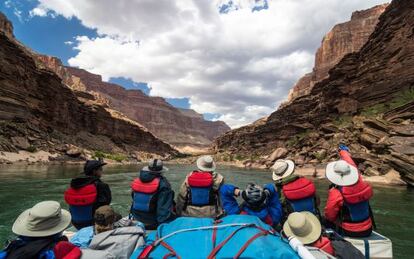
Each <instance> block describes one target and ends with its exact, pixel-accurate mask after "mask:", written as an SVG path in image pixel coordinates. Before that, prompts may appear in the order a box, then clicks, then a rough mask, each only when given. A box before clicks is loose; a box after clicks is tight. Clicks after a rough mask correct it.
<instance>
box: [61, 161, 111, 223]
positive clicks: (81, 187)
mask: <svg viewBox="0 0 414 259" xmlns="http://www.w3.org/2000/svg"><path fill="white" fill-rule="evenodd" d="M104 165H106V163H104V162H103V161H101V160H88V161H86V163H85V166H84V171H83V173H84V176H81V177H77V178H74V179H72V181H71V183H70V187H69V188H68V189H67V190H66V191H65V194H64V198H65V201H66V203H67V204H68V205H69V211H70V213H71V215H72V224H73V226H75V228H77V229H81V228H84V227H87V226H92V225H93V215H94V213H95V210H96V209H97V208H99V207H101V206H104V205H109V204H110V203H111V200H112V195H111V189H110V188H109V186H108V184H106V183H104V182H102V180H101V177H102V173H103V168H102V167H103V166H104Z"/></svg>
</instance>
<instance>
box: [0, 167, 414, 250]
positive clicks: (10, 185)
mask: <svg viewBox="0 0 414 259" xmlns="http://www.w3.org/2000/svg"><path fill="white" fill-rule="evenodd" d="M169 168H170V170H169V171H168V172H167V173H166V176H167V178H168V179H169V180H170V182H171V184H172V186H173V188H174V190H178V188H179V185H180V184H181V182H182V181H183V179H184V177H185V175H186V173H188V172H189V171H191V170H192V169H193V168H192V166H190V165H169ZM138 169H139V166H137V165H122V166H106V167H105V173H104V177H103V180H104V181H105V182H107V183H108V184H109V185H110V187H111V190H112V197H113V199H112V202H113V203H112V205H113V207H114V208H115V209H116V210H117V211H119V212H120V213H122V214H123V215H126V214H127V213H128V210H129V207H130V202H131V196H130V189H129V184H130V182H131V180H132V179H133V178H134V177H136V176H137V172H138ZM81 171H82V166H79V165H64V166H62V165H49V166H46V165H2V166H0V208H1V209H0V244H3V243H4V242H5V241H6V240H7V239H8V238H10V237H12V233H11V226H12V224H13V221H14V219H15V218H16V217H17V216H18V215H19V214H20V213H21V212H22V211H23V210H25V209H27V208H30V207H32V206H33V205H34V204H35V203H37V202H39V201H43V200H57V201H59V202H61V204H62V205H63V206H64V207H66V205H65V204H64V202H63V192H64V190H65V189H66V188H67V186H68V184H69V182H70V179H71V178H72V177H75V176H76V175H78V174H79V173H80V172H81ZM218 171H219V172H220V173H222V174H223V175H224V176H225V179H226V182H227V183H233V184H235V185H238V186H240V187H244V186H245V185H246V184H247V183H249V182H256V183H259V184H264V183H268V182H271V175H270V173H269V172H266V171H259V170H245V169H240V168H234V167H219V168H218ZM316 185H317V188H318V193H319V195H320V196H321V198H322V204H321V205H322V206H321V209H323V206H324V204H325V200H326V195H327V188H328V183H327V182H326V181H324V180H318V181H316ZM374 189H375V194H374V198H373V200H372V202H371V205H372V207H373V211H374V214H375V219H376V222H377V227H378V232H380V233H381V234H383V235H385V236H387V237H389V238H390V239H391V240H392V241H393V249H394V258H413V257H412V256H414V231H413V230H414V227H413V226H414V216H413V214H414V190H409V189H406V188H396V187H393V188H391V187H378V186H375V188H374Z"/></svg>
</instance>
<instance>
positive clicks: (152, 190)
mask: <svg viewBox="0 0 414 259" xmlns="http://www.w3.org/2000/svg"><path fill="white" fill-rule="evenodd" d="M159 185H160V178H159V177H156V178H154V179H153V180H152V181H150V182H142V181H141V179H139V178H137V179H135V180H134V181H133V182H132V184H131V188H132V191H133V201H132V207H131V213H132V214H135V213H136V212H149V213H155V210H156V199H155V196H156V194H157V191H158V187H159Z"/></svg>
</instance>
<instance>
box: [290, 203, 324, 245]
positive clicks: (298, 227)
mask: <svg viewBox="0 0 414 259" xmlns="http://www.w3.org/2000/svg"><path fill="white" fill-rule="evenodd" d="M283 232H284V233H285V235H286V236H287V237H291V236H294V237H296V238H297V239H298V240H299V241H300V242H302V243H303V244H304V245H308V244H312V243H314V242H315V241H317V240H318V239H319V237H320V236H321V234H322V226H321V223H320V222H319V220H318V218H317V217H316V216H315V215H313V213H311V212H308V211H302V212H293V213H291V214H290V215H289V217H288V219H287V220H286V222H285V224H283Z"/></svg>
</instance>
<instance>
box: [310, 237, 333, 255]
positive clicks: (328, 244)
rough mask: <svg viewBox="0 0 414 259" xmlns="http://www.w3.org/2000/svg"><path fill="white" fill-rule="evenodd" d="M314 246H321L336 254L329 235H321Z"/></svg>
mask: <svg viewBox="0 0 414 259" xmlns="http://www.w3.org/2000/svg"><path fill="white" fill-rule="evenodd" d="M312 246H313V247H316V248H319V249H321V250H323V251H325V252H326V253H328V254H330V255H332V256H335V251H334V249H333V247H332V244H331V240H329V238H327V237H324V236H321V238H319V239H318V240H317V241H316V242H315V243H313V244H312Z"/></svg>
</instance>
